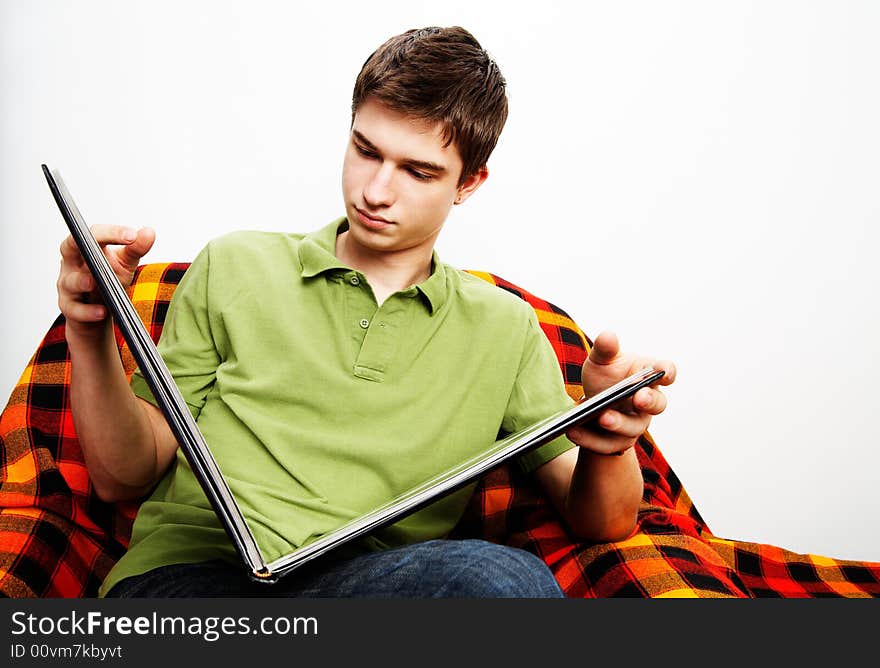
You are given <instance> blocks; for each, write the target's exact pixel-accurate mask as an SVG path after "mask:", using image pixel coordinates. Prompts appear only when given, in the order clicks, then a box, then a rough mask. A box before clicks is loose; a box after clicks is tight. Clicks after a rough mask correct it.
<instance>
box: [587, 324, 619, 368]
mask: <svg viewBox="0 0 880 668" xmlns="http://www.w3.org/2000/svg"><path fill="white" fill-rule="evenodd" d="M619 352H620V343H619V342H618V340H617V335H616V334H615V333H614V332H609V331H604V332H601V333H600V334H599V336H597V337H596V339H595V340H594V341H593V347H592V348H590V356H589V359H590V361H591V362H593V363H594V364H600V365H602V364H610V363H611V362H613V361H614V360H615V358H616V357H617V355H618V353H619Z"/></svg>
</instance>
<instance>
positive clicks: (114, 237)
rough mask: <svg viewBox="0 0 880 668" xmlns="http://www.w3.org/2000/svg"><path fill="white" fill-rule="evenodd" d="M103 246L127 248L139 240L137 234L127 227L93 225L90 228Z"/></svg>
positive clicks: (96, 239)
mask: <svg viewBox="0 0 880 668" xmlns="http://www.w3.org/2000/svg"><path fill="white" fill-rule="evenodd" d="M89 229H90V230H91V231H92V236H93V237H95V241H97V242H98V243H99V244H100V245H101V246H106V245H107V244H116V245H120V246H125V245H128V244H130V243H131V242H133V241H134V240H135V239H136V238H137V232H136V231H135V230H133V229H132V228H130V227H126V226H125V225H92V226H91V227H90V228H89Z"/></svg>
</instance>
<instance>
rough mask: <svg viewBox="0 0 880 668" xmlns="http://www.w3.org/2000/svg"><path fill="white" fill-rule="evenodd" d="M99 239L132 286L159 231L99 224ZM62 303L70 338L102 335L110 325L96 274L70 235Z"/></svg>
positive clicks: (64, 250)
mask: <svg viewBox="0 0 880 668" xmlns="http://www.w3.org/2000/svg"><path fill="white" fill-rule="evenodd" d="M91 230H92V234H93V235H94V237H95V240H96V241H97V242H98V244H99V245H100V246H101V248H102V249H103V251H104V255H105V256H106V257H107V260H108V261H109V263H110V267H111V268H112V269H113V271H114V272H115V273H116V276H117V278H119V282H120V283H122V285H123V286H128V285H129V284H130V283H131V279H132V277H133V276H134V272H135V269H137V267H138V264H139V263H140V260H141V258H142V257H143V256H144V255H146V254H147V252H148V251H149V250H150V248H152V246H153V242H154V241H155V240H156V233H155V232H154V231H153V230H152V229H151V228H149V227H143V228H141V229H139V230H137V231H135V230H133V229H131V228H128V227H122V226H118V225H95V226H93V227H92V228H91ZM57 288H58V306H59V308H60V309H61V313H63V314H64V317H65V318H66V320H67V324H66V328H65V329H66V333H67V341H68V343H70V342H71V338H78V339H80V340H82V339H89V338H98V337H100V336H101V335H102V334H103V332H104V331H105V328H106V324H107V323H106V320H107V309H106V307H105V306H104V305H103V301H102V299H101V295H100V292H99V291H98V289H97V284H96V282H95V279H94V277H93V276H92V274H91V272H90V271H89V268H88V266H87V265H86V263H85V260H83V257H82V255H81V254H80V252H79V247H78V246H77V245H76V242H75V241H74V240H73V237H71V236H68V237H67V238H66V239H65V240H64V241H63V242H61V271H60V272H59V274H58V283H57Z"/></svg>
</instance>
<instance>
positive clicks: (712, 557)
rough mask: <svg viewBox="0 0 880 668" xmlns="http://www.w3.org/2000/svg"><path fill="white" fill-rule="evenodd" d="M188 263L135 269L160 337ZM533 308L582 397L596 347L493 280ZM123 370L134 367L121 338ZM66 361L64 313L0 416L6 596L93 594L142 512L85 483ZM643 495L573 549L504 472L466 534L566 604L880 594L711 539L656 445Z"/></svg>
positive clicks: (803, 564) (482, 498) (535, 302)
mask: <svg viewBox="0 0 880 668" xmlns="http://www.w3.org/2000/svg"><path fill="white" fill-rule="evenodd" d="M187 267H188V264H148V265H144V266H142V267H140V269H139V270H138V273H137V274H136V276H135V281H134V283H133V286H132V287H131V288H129V295H130V296H131V297H132V301H133V302H134V304H135V308H136V310H137V311H138V313H139V315H140V316H141V319H142V320H143V321H144V322H145V323H146V325H147V328H148V330H149V332H150V334H151V336H152V337H153V339H154V340H158V338H159V334H160V333H161V331H162V323H163V322H164V319H165V315H166V313H167V309H168V302H169V300H170V298H171V294H172V293H173V291H174V289H175V287H176V285H177V283H178V281H179V280H180V278H181V277H182V276H183V273H184V271H186V268H187ZM471 273H473V274H474V275H476V276H478V277H480V278H482V279H484V280H486V281H489V282H490V283H493V284H495V285H497V286H498V287H499V288H501V289H504V290H507V291H509V292H512V293H513V294H515V295H517V296H518V297H520V298H521V299H524V300H525V301H527V302H528V303H529V304H530V305H531V306H532V307H533V308H534V309H535V311H536V313H537V315H538V320H539V322H540V323H541V327H542V329H543V331H544V333H545V334H546V335H547V337H548V339H549V340H550V342H551V343H552V345H553V348H554V349H555V351H556V353H557V356H558V357H559V364H560V368H561V370H562V372H563V376H564V378H565V382H566V388H567V390H568V392H569V394H570V395H571V396H572V397H574V398H578V397H579V396H580V393H581V388H580V368H581V365H582V364H583V361H584V359H585V357H586V354H587V351H588V350H589V346H590V341H589V340H588V339H587V337H586V336H584V334H583V332H582V331H581V330H580V329H579V328H578V326H577V325H576V324H575V323H574V322H573V321H572V320H571V319H570V318H569V317H568V315H567V314H566V313H565V312H564V311H562V310H561V309H559V308H557V307H556V306H554V305H553V304H551V303H550V302H547V301H544V300H542V299H539V298H538V297H536V296H534V295H532V294H530V293H528V292H526V291H524V290H522V289H521V288H519V287H517V286H515V285H512V284H511V283H508V282H507V281H504V280H503V279H501V278H499V277H497V276H494V275H492V274H488V273H485V272H476V271H474V272H471ZM117 342H118V343H119V345H120V352H121V355H122V359H123V363H124V365H125V368H126V370H127V371H128V373H131V372H132V371H133V370H134V367H135V362H134V360H133V358H132V356H131V354H130V352H129V351H128V349H127V346H126V345H125V344H124V341H123V340H122V337H121V336H120V335H119V333H118V332H117ZM69 382H70V364H69V357H68V353H67V345H66V342H65V339H64V320H63V318H61V317H59V318H58V320H56V321H55V323H54V324H53V325H52V327H51V329H50V330H49V332H48V333H47V335H46V337H45V338H44V339H43V341H42V343H41V344H40V347H39V348H38V350H37V352H36V353H35V355H34V357H33V358H32V359H31V361H30V363H29V364H28V366H27V368H26V369H25V371H24V373H23V374H22V376H21V379H20V381H19V382H18V385H17V386H16V387H15V389H14V390H13V393H12V396H11V397H10V399H9V403H8V405H7V406H6V409H5V410H4V411H3V414H2V416H0V446H2V447H0V453H2V460H0V595H4V596H9V597H91V596H95V595H96V593H97V588H98V585H99V584H100V582H101V581H102V580H103V578H104V576H105V575H106V574H107V572H108V571H109V569H110V567H111V566H112V565H113V563H114V562H115V560H116V559H118V558H119V556H120V555H121V554H122V553H123V552H124V550H125V549H126V547H127V545H128V542H129V539H130V536H131V523H132V520H133V518H134V515H135V513H136V511H137V504H134V503H128V504H114V505H111V504H106V503H104V502H102V501H101V500H99V499H98V498H97V497H96V496H95V494H94V492H93V490H92V488H91V485H90V483H89V479H88V474H87V471H86V469H85V466H84V464H83V458H82V452H81V451H80V449H79V444H78V442H77V439H76V435H75V433H74V428H73V422H72V419H71V413H70V410H69V405H68V387H69ZM636 448H637V453H638V456H639V462H640V464H641V467H642V474H643V476H644V479H645V494H644V498H643V501H642V505H641V508H640V511H639V524H638V528H637V530H636V531H635V532H634V533H633V535H632V536H630V537H629V538H628V539H627V540H624V541H621V542H617V543H605V544H588V543H579V542H576V541H573V540H572V538H571V537H570V536H569V535H568V534H567V533H566V531H565V529H564V527H563V526H562V525H561V524H560V522H559V518H558V516H557V515H556V513H555V511H554V510H553V509H552V507H551V506H550V505H549V503H548V502H547V500H546V499H545V498H544V496H543V495H542V494H541V492H540V490H539V489H538V488H537V487H536V486H535V484H534V482H533V481H532V479H531V478H530V477H529V476H526V475H525V474H523V473H521V472H520V471H519V470H518V469H517V468H516V467H513V466H502V467H499V468H497V469H495V470H493V471H491V472H490V473H489V474H487V475H486V476H485V477H484V479H483V480H482V481H481V483H480V484H479V486H478V490H477V493H476V494H475V495H474V497H473V499H472V501H471V506H470V508H469V509H468V513H467V514H466V516H465V518H464V519H463V520H462V522H461V524H460V525H459V527H458V529H457V532H456V533H457V535H460V536H465V535H469V536H481V537H484V538H486V539H489V540H493V541H496V542H500V543H506V544H509V545H515V546H518V547H523V548H525V549H528V550H531V551H533V552H535V553H536V554H538V555H540V556H541V557H542V558H543V559H544V560H545V561H546V562H547V563H548V564H549V565H550V567H551V568H552V569H553V572H554V574H555V575H556V578H557V579H558V581H559V583H560V585H561V586H562V588H563V589H564V590H565V592H566V593H567V594H568V595H569V596H571V597H584V596H588V597H610V596H636V597H738V598H743V597H828V596H830V597H880V563H869V562H858V561H844V560H839V559H833V558H828V557H821V556H816V555H804V554H795V553H793V552H790V551H787V550H784V549H781V548H779V547H775V546H773V545H766V544H756V543H746V542H743V541H737V540H727V539H723V538H719V537H716V536H714V535H713V534H712V533H711V532H710V531H709V529H708V527H707V526H706V523H705V522H704V521H703V519H702V518H701V517H700V514H699V513H698V512H697V510H696V508H695V507H694V504H693V503H692V502H691V500H690V498H689V497H688V495H687V492H685V490H684V488H683V486H682V485H681V482H680V481H679V480H678V478H677V477H676V475H675V473H674V472H673V471H672V469H671V468H670V467H669V465H668V463H667V462H666V460H665V459H664V457H663V455H662V454H661V453H660V450H659V448H658V447H657V445H656V444H655V443H654V441H653V440H652V439H651V437H650V435H645V436H644V437H643V438H642V439H640V441H639V443H638V444H637V446H636Z"/></svg>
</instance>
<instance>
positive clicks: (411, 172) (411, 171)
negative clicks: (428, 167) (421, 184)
mask: <svg viewBox="0 0 880 668" xmlns="http://www.w3.org/2000/svg"><path fill="white" fill-rule="evenodd" d="M406 171H408V172H409V175H410V176H412V177H413V178H414V179H418V180H419V181H430V180H431V179H432V178H434V177H432V176H431V175H430V174H425V173H424V172H420V171H419V170H417V169H407V170H406Z"/></svg>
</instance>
